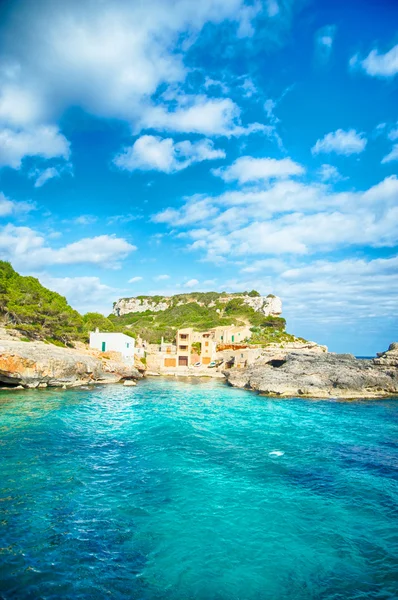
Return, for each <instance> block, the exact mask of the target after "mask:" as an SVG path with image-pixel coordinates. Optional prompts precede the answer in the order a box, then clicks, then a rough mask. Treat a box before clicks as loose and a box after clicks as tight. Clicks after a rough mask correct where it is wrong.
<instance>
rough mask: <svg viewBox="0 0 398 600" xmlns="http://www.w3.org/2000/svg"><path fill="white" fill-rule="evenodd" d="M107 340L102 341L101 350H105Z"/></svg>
mask: <svg viewBox="0 0 398 600" xmlns="http://www.w3.org/2000/svg"><path fill="white" fill-rule="evenodd" d="M105 348H106V342H102V344H101V352H105Z"/></svg>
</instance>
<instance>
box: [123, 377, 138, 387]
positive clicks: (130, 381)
mask: <svg viewBox="0 0 398 600" xmlns="http://www.w3.org/2000/svg"><path fill="white" fill-rule="evenodd" d="M123 385H125V386H126V387H132V386H134V385H137V383H136V382H135V381H133V380H132V379H126V381H124V383H123Z"/></svg>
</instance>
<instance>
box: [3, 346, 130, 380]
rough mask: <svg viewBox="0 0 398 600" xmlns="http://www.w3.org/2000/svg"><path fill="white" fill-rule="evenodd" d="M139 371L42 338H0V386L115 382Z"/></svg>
mask: <svg viewBox="0 0 398 600" xmlns="http://www.w3.org/2000/svg"><path fill="white" fill-rule="evenodd" d="M124 377H130V378H137V379H138V378H139V377H142V375H141V374H140V373H139V372H138V371H137V370H136V369H135V368H134V367H133V366H129V365H125V364H124V363H122V362H117V361H103V360H101V358H98V357H95V356H91V355H90V354H89V353H88V352H84V351H82V350H79V351H77V350H74V349H70V348H58V347H57V346H53V345H52V344H45V343H43V342H20V341H11V340H2V341H0V386H5V387H16V386H20V385H22V386H23V387H24V388H37V387H47V386H50V387H58V386H60V387H74V386H79V385H84V384H93V383H117V382H118V381H120V380H121V379H122V378H124Z"/></svg>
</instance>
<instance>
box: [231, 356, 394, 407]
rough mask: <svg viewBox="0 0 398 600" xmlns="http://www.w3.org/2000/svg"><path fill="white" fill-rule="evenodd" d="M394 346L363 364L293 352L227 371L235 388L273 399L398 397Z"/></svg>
mask: <svg viewBox="0 0 398 600" xmlns="http://www.w3.org/2000/svg"><path fill="white" fill-rule="evenodd" d="M396 351H397V349H396V348H395V346H394V347H393V348H391V346H390V349H389V351H388V352H385V353H383V354H382V355H380V357H378V358H375V359H370V360H360V359H357V358H355V357H354V356H353V355H351V354H334V353H325V352H322V353H314V352H306V351H303V352H291V353H289V354H288V355H286V356H285V357H284V358H280V359H271V360H270V361H269V362H268V363H265V364H261V365H257V364H256V365H251V366H249V367H247V368H246V369H236V370H235V369H231V370H226V371H224V375H225V376H226V378H227V380H228V382H229V383H230V384H231V385H232V386H235V387H240V388H248V389H252V390H257V391H259V392H261V393H264V394H267V395H272V396H284V397H291V396H308V397H313V398H328V397H345V398H374V397H380V396H388V395H395V394H397V395H398V365H397V362H396Z"/></svg>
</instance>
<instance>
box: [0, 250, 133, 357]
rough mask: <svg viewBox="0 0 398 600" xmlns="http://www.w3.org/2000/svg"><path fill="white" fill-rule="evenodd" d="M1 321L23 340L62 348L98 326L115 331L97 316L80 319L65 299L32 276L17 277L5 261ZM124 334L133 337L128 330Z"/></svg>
mask: <svg viewBox="0 0 398 600" xmlns="http://www.w3.org/2000/svg"><path fill="white" fill-rule="evenodd" d="M0 318H1V321H2V322H3V324H4V325H5V326H6V327H9V328H11V329H16V330H17V331H19V332H20V333H21V334H22V339H23V340H24V341H29V340H44V341H48V342H51V343H53V344H56V345H62V346H70V345H73V342H76V341H82V342H87V341H88V337H89V332H90V331H93V330H95V329H96V328H97V327H98V328H99V329H100V330H101V331H115V326H114V324H113V323H112V321H111V320H109V319H107V318H106V317H104V316H103V315H101V314H98V313H87V314H86V315H84V317H82V316H81V315H80V314H79V313H78V312H77V310H74V309H73V308H72V307H71V306H69V304H68V302H67V300H66V298H64V297H63V296H61V295H60V294H57V292H52V291H50V290H48V289H47V288H45V287H44V286H43V285H41V283H40V282H39V280H38V279H36V278H35V277H24V276H22V275H19V273H17V272H16V271H15V270H14V269H13V268H12V266H11V265H10V263H8V262H5V261H0ZM118 331H120V329H118ZM125 333H127V334H128V335H132V333H131V331H130V330H127V331H126V332H125Z"/></svg>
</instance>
